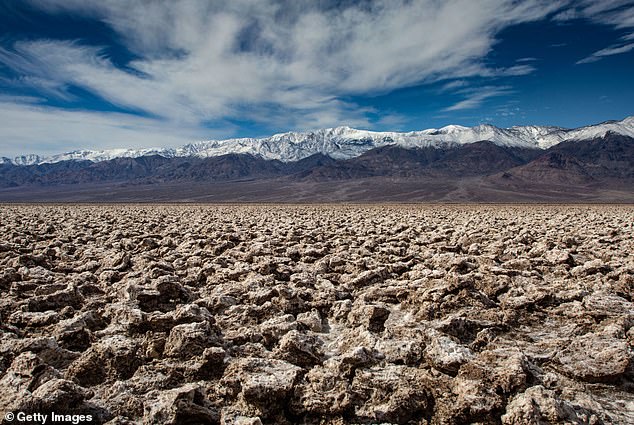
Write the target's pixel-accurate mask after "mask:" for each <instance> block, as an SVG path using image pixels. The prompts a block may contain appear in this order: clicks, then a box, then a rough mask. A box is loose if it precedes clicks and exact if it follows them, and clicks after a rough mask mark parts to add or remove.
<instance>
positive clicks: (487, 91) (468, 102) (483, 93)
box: [443, 86, 512, 112]
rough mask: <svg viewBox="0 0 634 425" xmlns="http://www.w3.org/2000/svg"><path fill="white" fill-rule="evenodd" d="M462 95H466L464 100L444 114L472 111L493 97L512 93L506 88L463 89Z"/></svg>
mask: <svg viewBox="0 0 634 425" xmlns="http://www.w3.org/2000/svg"><path fill="white" fill-rule="evenodd" d="M462 93H464V94H466V98H465V99H464V100H461V101H460V102H457V103H455V104H453V105H451V106H449V107H447V108H445V109H443V111H445V112H451V111H461V110H464V109H474V108H477V107H479V106H480V105H482V103H483V102H484V101H485V100H487V99H489V98H491V97H495V96H502V95H507V94H510V93H512V90H511V88H510V87H508V86H503V87H480V88H476V89H464V90H462Z"/></svg>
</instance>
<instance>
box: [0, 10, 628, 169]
mask: <svg viewBox="0 0 634 425" xmlns="http://www.w3.org/2000/svg"><path fill="white" fill-rule="evenodd" d="M633 76H634V0H627V1H624V0H602V1H596V0H576V1H571V0H548V1H545V0H443V1H440V0H377V1H370V0H368V1H346V0H338V1H334V0H314V1H297V0H280V1H274V0H232V1H224V0H223V1H213V0H200V1H197V0H190V1H177V0H173V1H167V0H166V1H145V0H138V1H132V2H130V1H123V0H22V1H13V0H0V155H1V156H9V157H10V156H15V155H19V154H27V153H36V154H40V155H47V154H55V153H61V152H68V151H72V150H77V149H112V148H122V147H126V148H140V147H168V146H171V147H175V146H180V145H182V144H185V143H189V142H192V141H196V140H210V139H226V138H233V137H263V136H268V135H271V134H275V133H281V132H286V131H307V130H314V129H318V128H326V127H336V126H342V125H346V126H350V127H355V128H361V129H369V130H377V131H411V130H422V129H427V128H439V127H442V126H445V125H449V124H459V125H465V126H473V125H478V124H481V123H489V124H493V125H496V126H499V127H510V126H513V125H528V124H536V125H556V126H561V127H568V128H573V127H579V126H583V125H588V124H594V123H598V122H602V121H606V120H611V119H617V120H619V119H623V118H625V117H627V116H630V115H634V77H633Z"/></svg>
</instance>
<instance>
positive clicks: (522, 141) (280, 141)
mask: <svg viewBox="0 0 634 425" xmlns="http://www.w3.org/2000/svg"><path fill="white" fill-rule="evenodd" d="M607 132H613V133H617V134H622V135H625V136H630V137H634V116H631V117H627V118H625V119H624V120H622V121H607V122H604V123H600V124H596V125H591V126H587V127H580V128H576V129H563V128H560V127H552V126H535V125H529V126H514V127H510V128H498V127H495V126H493V125H490V124H480V125H478V126H475V127H463V126H460V125H447V126H445V127H442V128H440V129H433V128H432V129H427V130H421V131H411V132H407V133H398V132H376V131H369V130H358V129H355V128H351V127H347V126H341V127H334V128H325V129H320V130H315V131H308V132H287V133H279V134H275V135H273V136H270V137H265V138H239V139H227V140H208V141H198V142H193V143H189V144H186V145H184V146H181V147H178V148H146V149H110V150H96V151H93V150H77V151H73V152H67V153H63V154H58V155H52V156H48V157H44V158H43V157H40V156H38V155H22V156H18V157H15V158H13V159H8V158H3V159H2V160H1V161H0V163H7V162H10V163H13V164H14V165H32V164H44V163H53V162H60V161H66V160H88V161H93V162H99V161H107V160H111V159H115V158H136V157H140V156H147V155H161V156H164V157H167V158H171V157H187V156H193V157H201V158H206V157H212V156H220V155H226V154H236V153H241V154H251V155H254V156H259V157H261V158H264V159H271V160H272V159H275V160H280V161H283V162H292V161H298V160H300V159H303V158H306V157H309V156H311V155H314V154H318V153H320V154H323V155H328V156H331V157H332V158H335V159H347V158H353V157H356V156H359V155H361V154H363V153H364V152H366V151H368V150H371V149H374V148H378V147H383V146H387V145H398V146H402V147H405V148H422V147H436V148H441V147H450V146H456V145H464V144H469V143H475V142H479V141H483V140H488V141H491V142H493V143H495V144H497V145H500V146H508V147H519V148H532V149H547V148H549V147H551V146H554V145H556V144H558V143H561V142H563V141H567V140H587V139H593V138H597V137H602V136H604V135H605V134H606V133H607Z"/></svg>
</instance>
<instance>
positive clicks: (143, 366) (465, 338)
mask: <svg viewBox="0 0 634 425" xmlns="http://www.w3.org/2000/svg"><path fill="white" fill-rule="evenodd" d="M633 223H634V207H632V206H518V205H516V206H473V205H472V206H459V205H455V206H405V205H399V206H386V205H376V206H354V205H350V206H318V205H316V206H279V205H277V206H276V205H242V206H229V205H227V206H199V205H182V206H159V205H147V206H131V205H119V206H116V205H115V206H88V205H86V206H46V205H40V206H26V205H22V206H20V205H14V206H7V205H4V206H1V208H0V293H1V294H2V296H1V298H0V413H1V414H3V415H4V413H6V412H9V411H11V412H17V411H28V412H46V411H51V410H52V411H55V412H56V413H66V414H90V415H92V416H93V417H94V418H95V421H94V422H98V423H104V422H105V423H109V424H130V423H157V424H177V423H222V424H234V425H238V424H240V425H246V424H253V425H254V424H260V423H263V424H266V423H270V424H289V423H305V424H348V423H364V424H365V423H398V424H406V423H412V424H459V423H497V424H499V423H501V424H544V423H584V424H601V423H604V424H608V423H614V424H627V423H634V391H633V390H634V385H633V384H634V361H633V344H634V328H633V327H632V325H633V324H634V304H633V303H632V297H633V296H634V258H633V257H632V253H633V252H634V236H633V235H634V232H633V227H632V226H633ZM5 423H8V422H6V421H5ZM14 423H15V422H14Z"/></svg>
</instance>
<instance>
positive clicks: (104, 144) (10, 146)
mask: <svg viewBox="0 0 634 425" xmlns="http://www.w3.org/2000/svg"><path fill="white" fill-rule="evenodd" d="M16 100H22V99H15V98H6V97H3V98H0V122H2V123H4V125H2V126H0V154H1V155H2V156H9V157H12V156H16V155H19V154H25V153H30V152H37V153H40V154H56V153H60V152H67V151H70V150H76V149H103V148H135V147H154V146H156V147H160V146H179V145H182V144H184V143H186V142H188V141H191V140H195V139H201V138H203V136H206V137H208V136H209V133H210V132H211V133H213V132H212V131H206V132H202V131H201V130H200V129H198V128H191V127H183V126H178V125H175V124H174V123H166V122H163V121H160V120H156V119H151V118H142V117H137V116H133V115H128V114H120V113H104V112H90V111H70V110H63V109H58V108H52V107H46V106H42V105H37V104H36V103H35V102H36V100H35V99H27V100H30V101H31V103H22V104H20V103H15V101H16ZM216 136H218V137H226V136H227V134H226V133H222V132H219V133H216Z"/></svg>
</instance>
